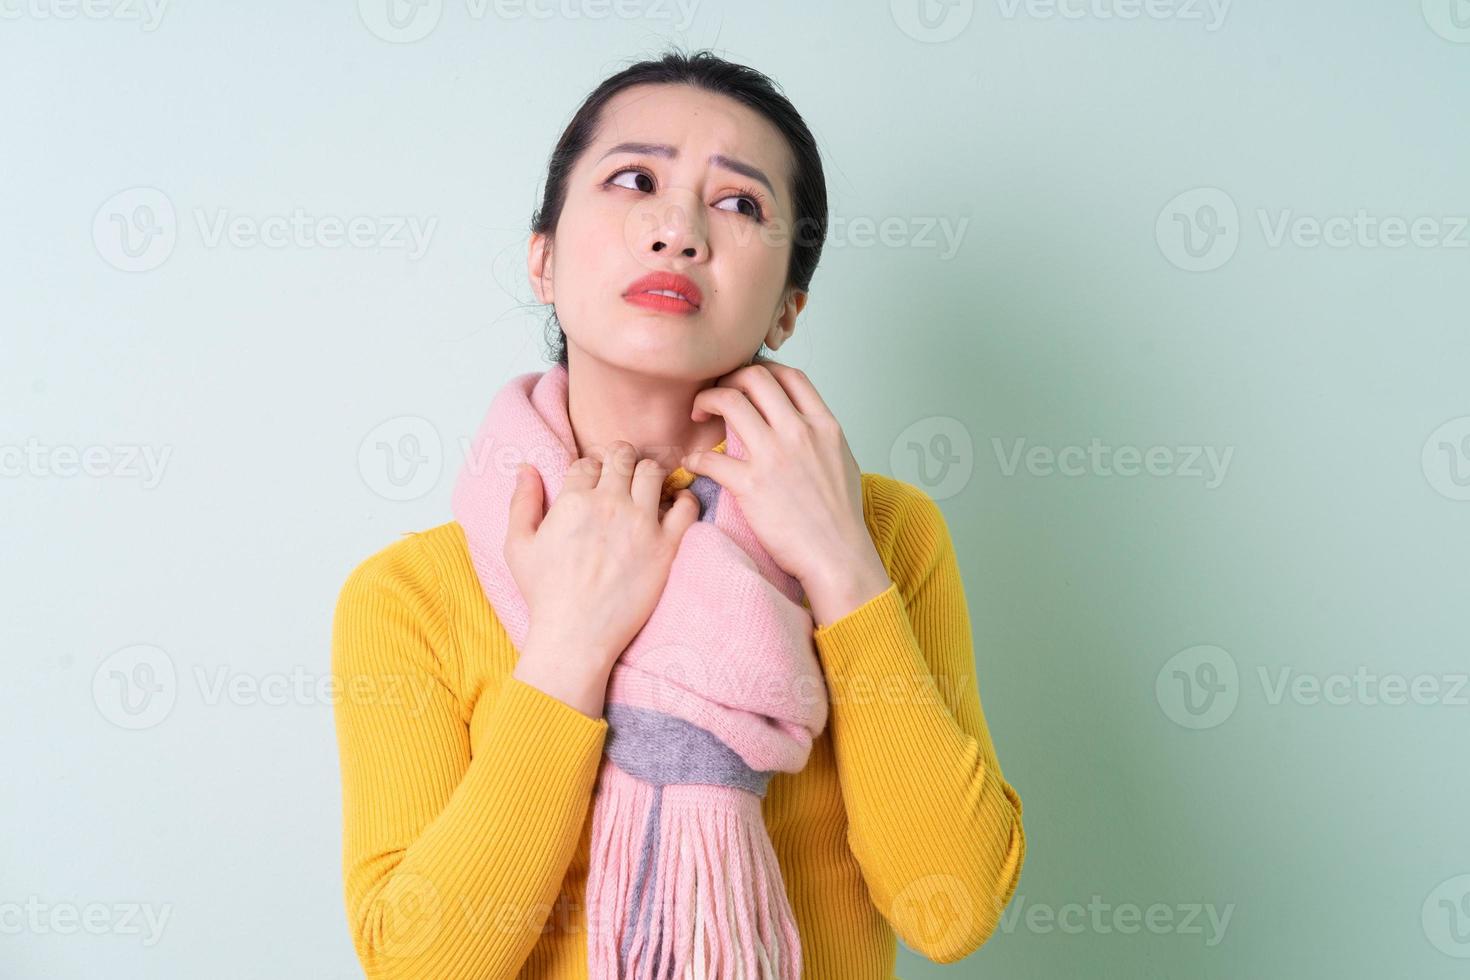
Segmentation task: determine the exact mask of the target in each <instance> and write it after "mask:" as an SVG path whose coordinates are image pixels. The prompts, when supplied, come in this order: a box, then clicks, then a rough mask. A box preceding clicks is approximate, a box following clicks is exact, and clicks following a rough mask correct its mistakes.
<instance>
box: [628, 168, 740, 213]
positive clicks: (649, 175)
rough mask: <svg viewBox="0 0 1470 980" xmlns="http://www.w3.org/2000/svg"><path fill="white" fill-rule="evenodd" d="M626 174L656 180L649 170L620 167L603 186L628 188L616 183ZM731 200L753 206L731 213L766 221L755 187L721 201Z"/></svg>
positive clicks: (736, 192) (738, 189)
mask: <svg viewBox="0 0 1470 980" xmlns="http://www.w3.org/2000/svg"><path fill="white" fill-rule="evenodd" d="M626 173H634V174H641V175H642V176H644V177H646V178H648V180H649V181H650V182H652V181H653V179H654V178H653V174H651V173H649V172H648V170H647V169H645V168H643V167H619V168H618V169H616V170H614V171H613V172H612V173H611V174H609V175H608V178H607V179H606V180H604V181H603V182H602V185H603V186H604V187H612V186H616V187H627V186H628V185H626V184H618V183H616V179H617V178H618V177H619V176H621V175H622V174H626ZM628 189H629V190H643V188H632V187H628ZM651 189H652V188H649V190H651ZM731 198H736V199H739V198H745V199H746V200H748V201H750V205H751V208H752V211H733V212H731V213H732V214H743V215H745V216H746V217H748V218H750V219H751V220H752V221H755V222H757V223H761V222H764V221H765V220H766V205H765V203H764V199H763V198H762V197H761V195H760V192H759V191H757V190H756V189H755V188H753V187H737V188H735V192H734V193H733V194H730V195H728V196H726V197H722V198H720V200H722V201H728V200H730V199H731ZM720 210H721V211H729V210H730V209H729V208H721V209H720Z"/></svg>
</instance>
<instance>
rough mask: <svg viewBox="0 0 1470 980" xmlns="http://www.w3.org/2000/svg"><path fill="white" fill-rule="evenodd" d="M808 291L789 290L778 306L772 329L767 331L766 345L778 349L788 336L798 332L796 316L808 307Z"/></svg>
mask: <svg viewBox="0 0 1470 980" xmlns="http://www.w3.org/2000/svg"><path fill="white" fill-rule="evenodd" d="M807 295H808V294H807V293H806V292H804V291H802V290H800V289H791V290H787V292H786V298H785V299H784V300H782V302H781V305H780V306H778V307H776V316H775V318H774V319H773V320H772V321H771V329H769V330H767V331H766V338H765V342H766V346H767V347H769V348H770V349H771V350H776V349H777V348H779V347H780V346H781V345H782V344H784V343H786V340H787V338H788V337H790V336H791V335H792V334H793V333H795V332H796V318H797V317H798V316H800V315H801V311H802V310H803V309H804V308H805V307H806V301H807Z"/></svg>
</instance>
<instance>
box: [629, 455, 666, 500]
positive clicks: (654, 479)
mask: <svg viewBox="0 0 1470 980" xmlns="http://www.w3.org/2000/svg"><path fill="white" fill-rule="evenodd" d="M668 475H669V471H668V470H666V469H664V468H663V467H662V466H660V465H659V464H658V462H657V461H655V460H652V459H640V460H639V461H638V462H637V463H636V464H634V466H633V487H632V490H631V493H632V494H633V502H634V503H635V504H637V505H638V506H639V507H642V508H644V509H646V510H650V511H653V512H655V513H657V512H658V505H659V502H660V500H662V498H663V494H664V478H665V477H667V476H668Z"/></svg>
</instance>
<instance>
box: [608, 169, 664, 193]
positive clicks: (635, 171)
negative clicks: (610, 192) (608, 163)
mask: <svg viewBox="0 0 1470 980" xmlns="http://www.w3.org/2000/svg"><path fill="white" fill-rule="evenodd" d="M623 174H634V175H635V176H637V177H642V178H643V179H644V180H645V181H646V182H647V183H648V184H649V186H648V187H642V186H638V187H629V188H628V189H629V190H635V191H651V190H653V186H652V185H653V177H652V176H651V175H650V174H649V173H648V171H647V170H641V169H639V168H637V167H624V168H623V169H622V170H618V171H616V172H614V173H613V175H612V176H611V177H609V178H608V179H607V181H606V183H609V184H617V185H618V186H619V187H628V185H627V184H624V183H619V182H618V178H619V177H621V176H622V175H623Z"/></svg>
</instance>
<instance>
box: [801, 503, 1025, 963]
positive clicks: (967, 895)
mask: <svg viewBox="0 0 1470 980" xmlns="http://www.w3.org/2000/svg"><path fill="white" fill-rule="evenodd" d="M891 485H893V486H895V487H897V488H898V490H899V492H897V493H894V494H892V495H890V496H889V497H886V498H884V499H877V498H876V497H870V499H869V500H868V505H869V509H870V513H871V515H872V516H871V517H870V521H871V522H872V523H874V524H876V525H877V526H879V527H884V528H887V535H888V540H887V541H886V542H884V543H886V545H887V547H886V549H885V548H883V547H882V545H881V544H880V551H885V554H884V558H885V564H886V566H887V567H888V568H889V570H890V572H891V573H892V578H893V584H891V585H890V586H889V587H888V588H887V589H886V590H885V591H883V592H882V593H880V594H879V595H877V596H874V597H873V598H871V599H869V600H868V601H867V602H865V603H864V604H863V605H861V606H859V607H858V608H857V609H855V610H853V611H851V612H850V613H848V614H847V615H845V616H843V617H842V618H841V619H838V620H837V621H835V622H833V623H830V624H825V625H819V626H818V627H817V630H816V634H815V642H816V646H817V650H818V653H819V655H820V658H821V661H822V665H823V669H824V672H825V673H826V677H827V684H828V689H829V693H830V694H831V696H832V715H831V721H830V724H831V733H832V743H833V748H834V754H835V757H836V764H837V769H838V773H839V776H840V780H841V785H842V795H843V801H844V805H845V806H846V809H847V814H848V844H849V846H850V847H851V849H852V852H853V854H854V856H855V857H856V858H857V861H858V864H859V865H860V866H861V868H862V871H863V877H864V879H865V880H866V882H867V884H868V890H869V893H870V894H871V896H872V900H873V902H874V904H875V906H876V907H877V908H878V910H879V911H880V912H881V913H882V914H883V916H884V917H885V918H886V919H888V921H889V922H890V923H891V924H892V925H893V928H894V931H895V932H896V933H897V934H898V936H899V938H900V939H902V940H903V942H904V943H905V944H906V945H907V946H909V947H910V948H911V949H913V950H915V951H916V952H918V953H921V954H922V955H924V956H926V957H928V958H929V959H931V960H933V961H935V962H937V963H951V962H954V961H955V960H958V959H961V958H963V957H965V956H967V955H969V954H970V953H972V952H974V951H975V950H976V949H978V948H979V947H980V946H981V945H982V944H983V943H984V942H985V940H986V939H987V938H988V937H989V936H990V935H991V934H992V932H993V931H994V929H995V927H996V925H997V924H998V922H999V918H1000V912H1001V910H1002V909H1004V907H1005V905H1006V904H1007V903H1008V902H1009V901H1010V899H1011V896H1012V895H1013V893H1014V892H1015V890H1016V885H1017V883H1018V881H1019V879H1020V874H1021V866H1022V863H1023V861H1024V859H1025V853H1026V837H1025V833H1024V831H1023V828H1022V824H1021V799H1020V796H1019V795H1018V794H1017V793H1016V791H1015V790H1014V789H1013V788H1012V787H1011V786H1010V785H1009V784H1008V783H1007V782H1006V781H1005V778H1004V776H1003V775H1002V773H1001V768H1000V764H999V762H998V761H997V758H996V753H995V749H994V747H993V745H992V744H991V739H990V734H989V731H988V728H987V726H986V723H985V717H984V714H983V712H982V710H981V705H980V694H979V688H978V685H977V681H976V678H975V662H974V649H973V640H972V638H971V633H970V617H969V610H968V608H967V606H966V601H965V593H964V589H963V586H962V583H961V581H960V574H959V568H958V563H957V561H956V558H955V553H954V548H953V545H952V543H951V540H950V535H949V529H948V527H947V525H946V524H945V521H944V516H943V514H942V513H941V512H940V510H939V507H938V505H937V504H935V502H934V501H933V500H932V499H931V498H930V497H929V496H928V495H927V494H925V493H923V492H922V491H920V490H918V489H917V488H915V487H912V486H910V485H908V484H902V483H897V482H894V483H892V484H891ZM900 583H903V584H904V585H905V589H904V590H900Z"/></svg>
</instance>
